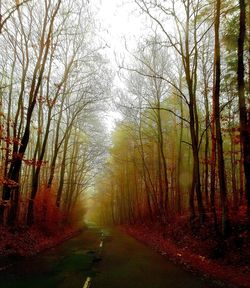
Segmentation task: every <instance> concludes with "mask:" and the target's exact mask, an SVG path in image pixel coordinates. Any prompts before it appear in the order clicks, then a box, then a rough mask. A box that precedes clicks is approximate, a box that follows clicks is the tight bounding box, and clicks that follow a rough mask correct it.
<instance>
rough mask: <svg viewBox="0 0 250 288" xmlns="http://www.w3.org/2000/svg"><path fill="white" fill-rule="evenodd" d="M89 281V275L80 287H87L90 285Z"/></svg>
mask: <svg viewBox="0 0 250 288" xmlns="http://www.w3.org/2000/svg"><path fill="white" fill-rule="evenodd" d="M90 283H91V278H90V277H87V279H86V281H85V283H84V285H83V287H82V288H89V287H90Z"/></svg>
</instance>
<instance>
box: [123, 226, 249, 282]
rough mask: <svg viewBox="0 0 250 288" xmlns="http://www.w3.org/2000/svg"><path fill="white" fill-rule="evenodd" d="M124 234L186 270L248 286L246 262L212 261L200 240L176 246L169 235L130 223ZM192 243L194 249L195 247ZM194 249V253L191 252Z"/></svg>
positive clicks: (188, 241)
mask: <svg viewBox="0 0 250 288" xmlns="http://www.w3.org/2000/svg"><path fill="white" fill-rule="evenodd" d="M122 229H123V230H124V231H126V233H128V234H129V235H131V236H133V237H134V238H136V239H137V240H139V241H141V242H143V243H145V244H146V245H148V246H150V247H152V248H153V249H155V250H157V251H158V252H159V253H160V254H162V255H165V256H167V257H168V258H169V259H170V260H172V261H173V262H175V263H179V264H181V265H183V266H184V267H185V269H187V270H189V271H193V272H196V273H199V274H202V275H204V276H205V277H208V278H214V279H218V280H221V281H223V282H224V283H226V284H225V285H227V287H242V288H243V287H244V288H249V287H250V273H249V267H248V266H247V265H239V264H237V263H235V265H229V264H225V259H223V258H221V259H220V260H214V259H210V258H209V257H207V253H206V251H204V253H203V251H202V249H201V247H202V246H203V245H202V243H201V242H200V243H199V241H197V240H196V239H194V241H193V242H194V243H195V244H192V247H191V248H190V247H189V243H191V241H190V239H189V240H187V241H186V245H180V243H179V242H178V245H177V243H176V242H174V241H173V239H171V238H170V237H168V235H164V236H163V233H162V232H160V231H158V230H157V228H152V227H150V228H149V227H147V226H146V225H133V226H125V227H122ZM195 246H196V247H197V249H196V250H195ZM194 251H196V253H195V252H194Z"/></svg>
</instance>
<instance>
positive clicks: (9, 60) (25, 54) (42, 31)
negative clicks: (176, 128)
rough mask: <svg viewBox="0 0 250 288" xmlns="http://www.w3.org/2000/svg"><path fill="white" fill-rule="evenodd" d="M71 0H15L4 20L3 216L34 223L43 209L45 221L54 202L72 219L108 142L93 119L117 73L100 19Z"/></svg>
mask: <svg viewBox="0 0 250 288" xmlns="http://www.w3.org/2000/svg"><path fill="white" fill-rule="evenodd" d="M73 2H74V3H73ZM73 2H72V1H61V0H46V1H42V2H41V1H35V2H34V1H23V2H22V3H21V2H20V3H19V2H18V1H17V2H16V6H15V7H13V8H11V9H15V10H16V12H15V13H12V10H10V14H9V15H8V16H7V17H8V21H5V22H4V23H3V24H4V25H5V30H4V33H2V35H1V37H2V38H1V41H0V45H1V47H2V48H3V49H1V52H0V59H1V68H0V72H1V74H0V85H1V92H0V93H1V94H0V95H1V107H0V109H1V110H0V113H1V114H0V122H1V139H0V141H1V154H0V157H1V160H0V168H1V169H0V172H1V177H0V183H1V186H2V189H1V196H2V201H1V205H0V219H1V222H2V223H4V224H10V225H18V224H20V223H21V224H28V225H32V224H34V223H35V221H36V218H37V219H38V218H39V219H40V218H41V217H40V216H41V215H38V214H37V213H38V211H40V212H39V213H42V214H43V217H42V219H43V221H44V223H45V222H46V221H47V220H46V217H47V216H48V215H47V214H46V211H47V210H48V209H49V207H48V205H52V204H53V207H54V208H53V209H54V210H55V211H58V213H59V212H60V211H61V212H60V213H61V215H66V216H67V218H68V219H69V221H70V217H71V215H72V213H74V210H75V207H76V206H79V203H80V199H81V197H82V194H83V192H84V191H85V190H86V189H87V187H88V185H89V181H90V180H89V179H91V173H92V172H91V171H92V170H93V164H91V163H94V162H95V161H96V159H98V158H99V157H100V155H99V154H100V153H101V152H100V151H101V150H102V147H101V145H100V143H97V142H96V143H94V141H93V140H92V135H91V133H88V129H89V128H88V127H89V125H90V124H89V122H90V121H92V120H90V118H92V119H94V116H91V114H93V111H96V112H95V113H96V114H95V115H96V116H95V117H97V114H98V109H99V108H98V106H97V105H98V104H99V103H100V102H101V101H103V100H104V99H105V97H106V95H107V93H108V90H109V87H110V83H111V74H109V75H107V74H106V71H107V69H108V67H107V65H106V62H105V60H104V59H103V57H102V56H101V54H100V53H99V49H100V47H101V46H100V47H99V45H98V44H96V45H94V44H93V43H92V39H93V37H94V35H93V31H94V29H95V27H94V21H93V18H92V16H91V13H90V10H89V7H88V4H87V3H85V2H84V1H73ZM21 4H25V5H21ZM13 11H14V10H13ZM90 116H91V117H90ZM97 125H99V124H97ZM94 129H95V128H94V127H92V131H94ZM93 134H94V133H93ZM93 137H94V136H93ZM98 145H99V146H98ZM94 148H95V151H94ZM90 151H92V153H91V152H90ZM69 159H71V160H69ZM37 195H38V200H36V199H37ZM41 195H43V196H41ZM41 201H42V202H41ZM38 202H39V205H38ZM49 203H50V204H49ZM39 206H40V207H39ZM38 207H39V208H38ZM41 207H43V208H41ZM40 208H41V209H40ZM46 215H47V216H46Z"/></svg>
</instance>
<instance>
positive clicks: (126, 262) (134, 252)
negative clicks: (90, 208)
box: [0, 226, 225, 288]
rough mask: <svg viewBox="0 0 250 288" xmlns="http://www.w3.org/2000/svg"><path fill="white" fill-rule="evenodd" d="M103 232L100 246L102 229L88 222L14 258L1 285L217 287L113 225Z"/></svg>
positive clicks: (1, 276) (0, 275) (10, 287)
mask: <svg viewBox="0 0 250 288" xmlns="http://www.w3.org/2000/svg"><path fill="white" fill-rule="evenodd" d="M102 231H103V234H104V237H103V244H102V245H100V243H101V238H102V236H101V234H102V232H101V229H99V228H98V227H93V226H92V227H89V228H88V229H86V230H84V231H83V233H81V235H79V236H78V237H76V238H74V239H71V240H68V241H67V242H65V243H63V244H62V245H60V246H58V247H56V248H54V249H50V250H48V251H46V252H45V253H42V254H40V255H38V256H35V257H32V258H29V259H27V260H25V261H24V260H20V261H18V262H17V263H15V265H13V266H12V267H11V269H9V270H8V271H5V272H4V273H0V287H4V288H24V287H25V288H31V287H32V288H33V287H34V288H40V287H43V288H57V287H58V288H78V287H79V288H83V287H84V283H85V282H86V279H88V278H90V279H91V285H90V287H91V288H167V287H169V288H181V287H182V288H189V287H190V288H212V287H214V288H217V287H221V286H220V284H219V283H217V282H215V281H212V280H207V279H203V278H201V277H198V276H195V275H193V274H191V273H189V272H186V271H184V270H183V269H182V268H181V267H179V266H178V265H175V264H173V263H171V262H169V261H168V260H167V259H166V257H163V256H161V255H159V254H157V253H156V252H155V251H152V250H151V249H150V248H148V247H146V246H145V245H144V244H142V243H139V242H138V241H136V240H135V239H133V238H131V237H130V236H128V235H125V234H124V233H122V232H121V231H119V230H117V229H103V230H102ZM100 246H102V247H100ZM85 287H88V286H87V285H85ZM85 287H84V288H85ZM223 287H225V286H223Z"/></svg>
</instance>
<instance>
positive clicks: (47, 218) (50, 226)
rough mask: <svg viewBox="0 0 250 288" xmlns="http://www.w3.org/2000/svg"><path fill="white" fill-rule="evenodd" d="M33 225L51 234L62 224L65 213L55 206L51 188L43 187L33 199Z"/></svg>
mask: <svg viewBox="0 0 250 288" xmlns="http://www.w3.org/2000/svg"><path fill="white" fill-rule="evenodd" d="M34 216H35V225H36V226H37V227H39V228H40V229H42V230H43V231H44V232H46V233H48V234H53V233H55V231H57V230H58V229H60V227H61V226H62V225H63V224H64V220H65V213H63V211H61V210H60V209H59V208H58V207H57V206H56V195H55V191H54V189H53V188H47V187H46V186H43V187H41V188H40V189H39V191H38V193H37V195H36V199H35V215H34Z"/></svg>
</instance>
